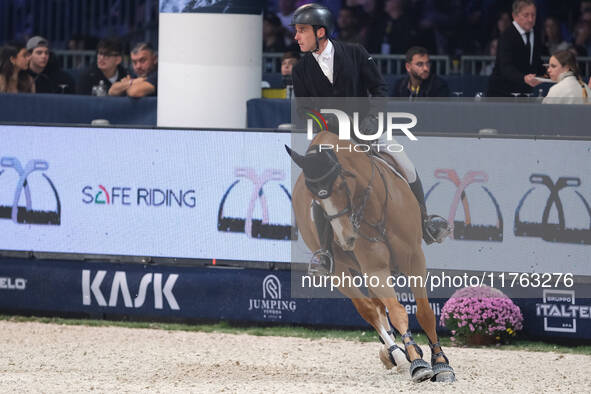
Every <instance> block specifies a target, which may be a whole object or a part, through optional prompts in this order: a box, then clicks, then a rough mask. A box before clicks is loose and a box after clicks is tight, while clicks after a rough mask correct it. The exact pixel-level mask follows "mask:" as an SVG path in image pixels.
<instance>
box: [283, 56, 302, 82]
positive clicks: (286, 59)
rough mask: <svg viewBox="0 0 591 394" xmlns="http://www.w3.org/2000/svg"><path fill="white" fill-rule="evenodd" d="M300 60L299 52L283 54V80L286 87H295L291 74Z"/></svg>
mask: <svg viewBox="0 0 591 394" xmlns="http://www.w3.org/2000/svg"><path fill="white" fill-rule="evenodd" d="M299 60H300V54H299V53H298V52H286V53H284V54H283V58H282V59H281V80H282V82H283V86H284V87H285V86H288V85H293V80H292V78H291V72H292V70H293V67H294V66H295V65H296V63H297V62H298V61H299Z"/></svg>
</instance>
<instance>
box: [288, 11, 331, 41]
mask: <svg viewBox="0 0 591 394" xmlns="http://www.w3.org/2000/svg"><path fill="white" fill-rule="evenodd" d="M291 24H292V26H293V25H296V24H299V25H312V26H313V27H314V30H318V28H320V27H324V28H325V29H326V37H329V36H330V34H331V33H332V31H333V30H334V20H333V17H332V13H331V12H330V10H329V9H328V8H326V7H325V6H323V5H320V4H315V3H310V4H304V5H303V6H301V7H299V8H298V9H297V10H295V11H294V13H293V18H292V20H291Z"/></svg>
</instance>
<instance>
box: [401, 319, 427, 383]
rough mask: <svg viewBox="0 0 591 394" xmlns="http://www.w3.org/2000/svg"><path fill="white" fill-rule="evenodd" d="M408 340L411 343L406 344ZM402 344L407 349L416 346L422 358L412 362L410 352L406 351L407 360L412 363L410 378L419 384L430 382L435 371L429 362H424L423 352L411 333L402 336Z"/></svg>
mask: <svg viewBox="0 0 591 394" xmlns="http://www.w3.org/2000/svg"><path fill="white" fill-rule="evenodd" d="M406 338H408V339H409V341H408V342H405V341H404V340H405V339H406ZM402 343H403V344H404V347H405V348H408V347H409V346H414V348H415V350H416V352H417V353H418V354H419V356H420V357H421V358H417V359H416V360H413V361H410V356H409V355H408V350H407V351H406V358H407V359H408V361H409V362H410V368H409V372H410V377H411V379H412V381H413V382H415V383H419V382H424V381H425V380H429V379H431V378H432V377H433V369H432V368H431V366H430V365H429V363H428V362H426V361H425V360H423V358H422V357H423V350H422V349H421V347H420V346H419V345H417V343H416V342H415V341H414V339H412V335H411V334H410V331H407V332H406V334H403V335H402Z"/></svg>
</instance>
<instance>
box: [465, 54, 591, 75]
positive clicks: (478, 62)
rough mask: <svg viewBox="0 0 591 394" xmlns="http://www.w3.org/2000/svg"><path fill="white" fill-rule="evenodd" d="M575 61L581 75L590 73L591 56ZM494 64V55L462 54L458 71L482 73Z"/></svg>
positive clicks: (467, 73)
mask: <svg viewBox="0 0 591 394" xmlns="http://www.w3.org/2000/svg"><path fill="white" fill-rule="evenodd" d="M549 59H550V58H549V57H548V56H544V57H542V61H543V62H544V63H548V60H549ZM577 62H578V63H579V67H580V68H581V73H582V74H583V75H585V76H589V75H591V57H579V58H577ZM494 64H495V57H494V56H462V58H461V60H460V73H461V74H462V75H479V74H482V70H485V69H487V67H489V66H490V65H494ZM485 75H486V74H485Z"/></svg>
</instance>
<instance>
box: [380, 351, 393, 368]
mask: <svg viewBox="0 0 591 394" xmlns="http://www.w3.org/2000/svg"><path fill="white" fill-rule="evenodd" d="M379 354H380V361H381V362H382V364H384V367H386V369H392V368H394V363H393V362H392V360H390V357H388V349H386V348H385V347H384V346H382V347H381V348H380V353H379Z"/></svg>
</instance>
